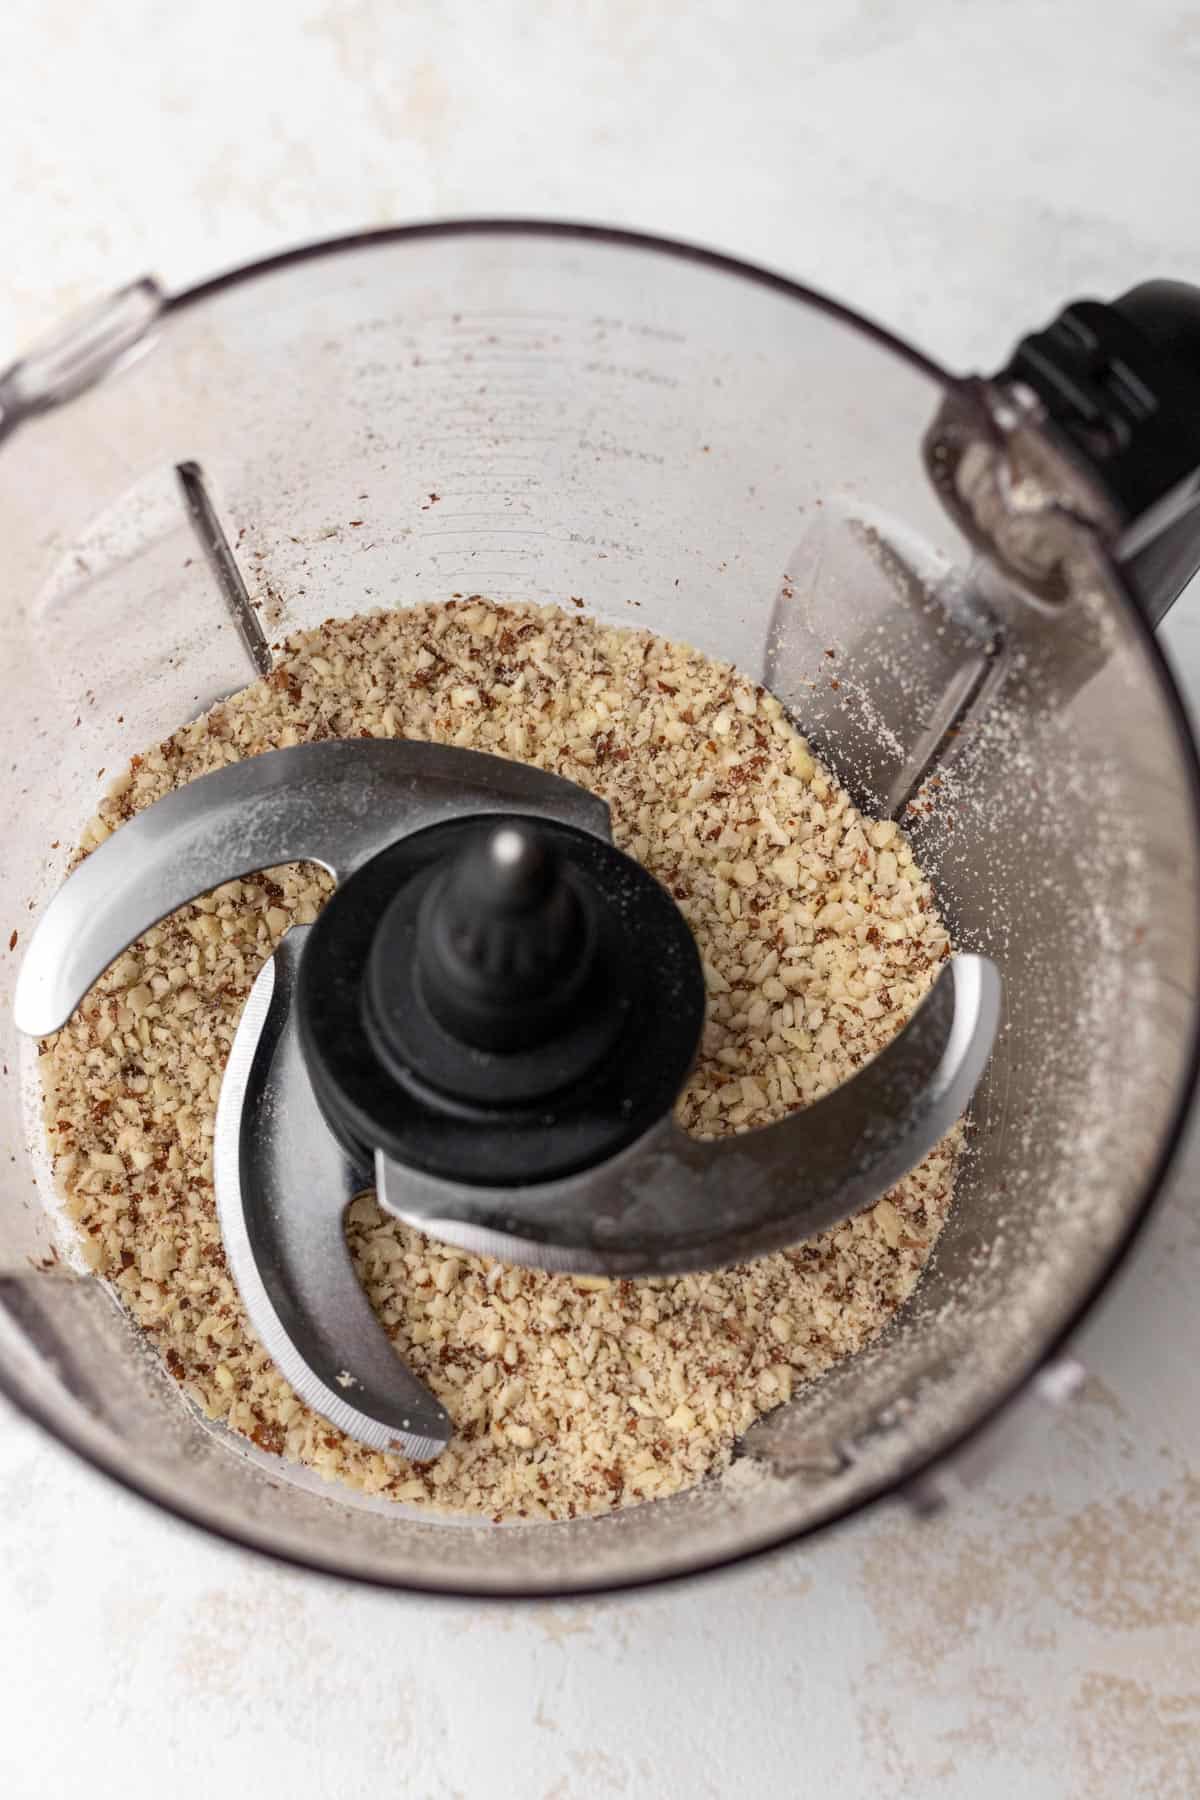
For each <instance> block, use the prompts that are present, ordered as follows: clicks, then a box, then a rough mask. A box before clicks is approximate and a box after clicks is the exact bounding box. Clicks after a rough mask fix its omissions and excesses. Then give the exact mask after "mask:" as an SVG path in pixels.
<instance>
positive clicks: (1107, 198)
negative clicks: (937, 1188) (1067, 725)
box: [0, 0, 1200, 1800]
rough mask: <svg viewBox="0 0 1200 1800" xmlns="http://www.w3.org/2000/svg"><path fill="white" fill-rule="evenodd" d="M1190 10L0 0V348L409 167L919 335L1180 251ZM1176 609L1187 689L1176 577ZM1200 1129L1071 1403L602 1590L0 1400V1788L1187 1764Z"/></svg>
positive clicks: (1046, 1776) (363, 211)
mask: <svg viewBox="0 0 1200 1800" xmlns="http://www.w3.org/2000/svg"><path fill="white" fill-rule="evenodd" d="M1198 83H1200V22H1198V21H1197V15H1196V14H1195V13H1194V12H1188V11H1187V9H1184V8H1181V7H1177V6H1172V5H1167V4H1164V3H1163V0H1143V3H1142V4H1140V5H1139V6H1138V7H1137V8H1128V7H1118V6H1115V5H1111V4H1108V5H1096V4H1095V0H1059V4H1058V5H1056V6H1055V7H1053V8H1051V7H1044V6H1039V7H1033V6H1028V5H1020V4H1016V5H1010V6H1008V7H1005V8H1003V9H1001V8H999V7H997V6H977V7H972V8H968V7H964V6H962V5H961V3H960V0H915V3H910V4H908V5H901V4H898V3H893V0H862V3H861V4H859V5H844V6H842V5H828V4H806V5H798V4H795V3H794V0H789V3H784V0H774V3H773V4H767V3H766V0H760V4H758V5H757V6H754V7H744V6H743V7H735V6H733V5H732V4H717V3H715V0H708V3H707V4H687V3H686V0H660V4H658V5H657V6H649V7H647V6H645V5H644V4H634V3H633V0H620V3H618V0H608V3H607V4H594V5H584V4H582V3H580V4H576V5H572V4H567V3H565V0H542V4H536V3H535V0H517V3H515V4H507V5H503V6H501V5H490V4H486V0H473V3H472V0H443V3H442V4H437V5H435V4H433V3H432V0H409V4H407V5H405V6H403V7H402V6H400V5H398V4H396V3H395V0H344V3H343V0H326V4H325V5H319V4H313V3H312V0H257V4H254V5H248V4H245V0H242V3H240V4H233V3H231V0H209V4H207V5H205V6H203V7H191V8H183V7H168V6H163V5H161V4H157V3H153V0H128V3H126V4H123V5H115V4H111V3H110V4H104V3H97V4H93V5H91V6H89V7H83V6H81V5H80V4H78V0H7V5H6V6H5V8H4V9H3V16H2V18H0V166H3V168H4V170H5V202H4V208H3V220H4V239H5V280H4V283H3V284H2V285H0V362H2V361H3V360H4V359H5V356H6V354H7V352H9V351H10V350H13V351H15V350H16V349H17V348H18V347H19V346H21V345H22V344H23V343H25V342H26V341H27V340H28V339H29V338H31V337H32V336H33V335H35V334H36V333H37V332H38V331H39V330H40V329H41V327H42V325H43V324H44V323H46V322H49V321H52V320H54V319H55V318H56V317H58V316H59V315H60V314H61V313H62V312H63V311H64V310H65V309H67V308H69V307H70V306H72V305H74V304H76V303H77V302H79V301H80V300H82V299H84V298H87V297H89V296H91V295H93V294H95V293H99V292H102V291H104V290H105V289H107V288H108V287H110V286H112V285H114V284H116V283H118V282H119V281H122V280H124V279H126V278H127V277H129V276H130V275H133V274H137V273H140V272H142V270H143V269H145V268H154V269H156V270H157V271H158V272H159V273H160V274H161V275H163V276H164V277H165V278H166V280H167V281H168V283H169V284H170V285H172V286H176V285H179V284H182V283H184V282H186V281H188V280H190V279H193V278H195V277H198V276H200V275H203V274H206V273H209V272H211V271H213V270H214V269H216V268H219V267H222V266H224V265H227V264H229V263H232V262H236V261H238V260H241V259H243V258H245V257H248V256H250V255H253V254H256V253H259V252H262V251H264V250H267V249H271V248H275V247H278V246H281V245H283V244H286V243H289V242H291V241H294V240H297V239H302V238H305V237H311V236H315V235H322V234H326V233H331V232H334V231H337V230H339V229H345V228H349V227H353V226H359V225H367V224H373V223H377V222H381V221H384V220H389V219H393V218H398V219H405V218H413V217H418V216H422V215H426V214H430V213H452V212H458V213H464V212H485V211H516V212H542V213H553V212H558V213H566V214H573V215H576V216H580V217H589V216H590V217H595V218H601V219H605V218H607V219H610V220H615V221H621V222H627V223H632V224H637V225H642V226H646V227H651V228H658V229H662V230H667V231H674V232H676V233H678V234H680V235H684V236H693V237H697V238H701V239H704V240H707V241H710V242H712V243H715V244H719V245H721V246H723V247H726V248H729V249H731V250H734V251H740V252H742V253H744V254H747V255H750V256H757V257H759V258H762V259H764V260H767V261H770V262H772V263H775V264H777V265H779V266H781V267H783V268H786V269H788V270H790V271H793V272H795V273H798V274H801V275H803V276H805V277H807V278H808V279H810V280H811V281H813V282H814V283H815V284H816V285H818V286H823V287H826V288H829V289H830V290H832V291H833V292H835V293H838V294H840V295H842V296H844V297H845V298H847V299H849V300H851V301H852V302H854V303H855V304H857V305H859V306H860V307H861V308H862V309H863V310H865V311H867V312H869V313H873V314H875V315H876V316H878V317H880V318H882V319H884V320H886V321H887V322H889V323H891V324H892V325H894V326H896V327H897V328H898V329H900V330H902V331H905V332H907V333H909V334H910V335H911V336H913V337H914V338H916V339H917V340H918V341H919V342H921V343H923V344H925V345H926V346H928V347H929V348H931V349H933V350H934V351H935V352H936V353H938V354H940V355H941V356H942V357H944V358H945V359H946V360H948V361H951V362H967V361H974V360H976V359H979V360H982V361H987V360H988V359H996V358H998V357H999V356H1000V355H1001V354H1002V353H1003V352H1004V351H1005V350H1006V349H1007V347H1008V346H1009V344H1010V343H1011V341H1012V340H1013V338H1014V337H1015V336H1016V335H1017V334H1018V333H1019V332H1020V330H1022V329H1024V328H1025V327H1027V326H1030V325H1033V324H1035V323H1037V322H1040V321H1041V320H1042V319H1043V318H1044V317H1046V316H1047V315H1048V314H1049V313H1050V312H1051V311H1052V310H1053V309H1054V307H1055V306H1056V305H1057V304H1058V303H1059V302H1060V301H1062V300H1064V299H1066V298H1067V297H1068V296H1069V295H1072V294H1075V293H1077V292H1081V291H1087V290H1091V291H1094V292H1096V293H1098V294H1100V295H1106V294H1110V293H1114V292H1117V291H1119V290H1120V289H1121V288H1122V287H1123V286H1126V285H1128V284H1130V283H1131V282H1133V281H1135V280H1137V279H1139V278H1142V277H1145V276H1148V275H1153V274H1160V273H1163V274H1166V273H1170V274H1176V275H1180V276H1183V277H1191V278H1192V279H1197V278H1200V236H1198V235H1197V222H1196V207H1195V169H1196V165H1197V149H1198V147H1200V146H1198V138H1200V123H1198V117H1200V115H1198V113H1197V108H1196V94H1197V89H1198ZM1168 635H1169V637H1170V639H1171V643H1172V646H1173V649H1174V651H1175V654H1176V656H1177V657H1178V659H1179V660H1180V662H1181V664H1182V665H1183V667H1184V669H1185V672H1186V673H1187V675H1188V677H1189V682H1190V686H1191V689H1192V692H1193V693H1196V694H1200V617H1197V615H1196V614H1195V613H1194V611H1193V612H1192V614H1191V615H1190V616H1183V615H1181V616H1179V617H1178V618H1177V619H1175V620H1173V621H1172V622H1171V626H1170V630H1169V634H1168ZM1198 1187H1200V1157H1194V1158H1193V1159H1192V1162H1191V1165H1190V1168H1189V1169H1188V1170H1186V1171H1185V1173H1184V1177H1183V1179H1182V1180H1181V1182H1179V1183H1178V1184H1177V1186H1176V1189H1175V1192H1174V1194H1173V1196H1172V1198H1171V1199H1170V1200H1169V1201H1168V1203H1167V1204H1166V1205H1165V1206H1164V1207H1163V1208H1162V1209H1161V1211H1160V1213H1159V1215H1158V1217H1157V1220H1156V1222H1155V1224H1154V1225H1153V1227H1152V1229H1151V1231H1150V1232H1149V1234H1148V1235H1147V1237H1146V1238H1145V1239H1144V1241H1143V1243H1142V1246H1141V1248H1140V1250H1139V1252H1138V1255H1137V1257H1136V1259H1135V1261H1134V1263H1133V1265H1132V1266H1131V1267H1130V1269H1129V1270H1128V1271H1127V1273H1126V1274H1125V1275H1124V1277H1123V1278H1122V1280H1121V1282H1120V1283H1119V1285H1118V1287H1117V1289H1116V1290H1115V1292H1114V1293H1113V1295H1112V1296H1111V1298H1110V1300H1109V1301H1108V1303H1107V1304H1106V1306H1105V1307H1104V1309H1103V1312H1102V1314H1101V1315H1100V1316H1099V1317H1098V1318H1097V1319H1096V1320H1095V1321H1094V1322H1093V1323H1092V1324H1091V1325H1090V1326H1089V1328H1088V1329H1087V1331H1086V1332H1085V1334H1084V1336H1083V1338H1082V1340H1081V1343H1080V1346H1079V1348H1080V1353H1081V1354H1082V1356H1083V1357H1084V1360H1085V1361H1086V1362H1087V1364H1088V1366H1089V1367H1090V1368H1091V1370H1092V1371H1093V1372H1094V1380H1093V1383H1092V1385H1091V1387H1090V1389H1089V1390H1088V1392H1087V1395H1086V1397H1085V1398H1084V1400H1083V1401H1082V1402H1081V1403H1079V1404H1078V1405H1077V1407H1076V1409H1075V1411H1074V1413H1073V1414H1072V1416H1070V1417H1069V1418H1067V1419H1065V1420H1064V1421H1062V1422H1061V1423H1059V1424H1057V1425H1055V1426H1053V1427H1052V1428H1051V1429H1050V1431H1048V1432H1047V1433H1046V1434H1045V1435H1044V1436H1041V1437H1035V1439H1034V1441H1032V1442H1030V1443H1028V1444H1026V1445H1025V1446H1024V1447H1023V1448H1021V1449H1020V1450H1019V1451H1017V1452H1014V1453H1013V1454H1012V1455H1011V1457H1010V1459H1009V1461H1008V1462H1007V1463H1006V1464H1005V1466H1004V1467H1003V1468H1002V1469H1001V1470H1000V1471H999V1472H998V1473H997V1474H996V1475H994V1476H993V1477H992V1479H991V1480H990V1481H989V1482H988V1483H987V1485H986V1488H985V1489H984V1490H982V1491H979V1492H977V1493H976V1494H975V1495H974V1497H973V1498H972V1499H971V1500H970V1501H969V1502H968V1503H966V1504H964V1505H962V1506H961V1507H959V1508H958V1509H957V1510H956V1511H955V1512H954V1513H953V1514H952V1515H950V1516H949V1517H948V1518H943V1519H941V1520H939V1521H937V1522H935V1523H931V1524H926V1525H924V1526H918V1525H916V1524H913V1523H911V1522H909V1521H908V1520H907V1519H906V1518H904V1517H903V1516H901V1515H900V1513H899V1512H897V1511H890V1512H887V1513H880V1514H878V1515H876V1516H875V1517H873V1518H872V1519H870V1520H868V1521H865V1522H861V1523H859V1524H858V1525H856V1526H854V1527H852V1528H850V1529H847V1530H845V1531H843V1532H841V1533H840V1534H839V1535H838V1536H836V1537H835V1538H833V1539H831V1540H829V1541H827V1542H822V1543H820V1544H818V1545H816V1546H814V1547H813V1548H812V1549H811V1550H809V1551H807V1552H804V1553H799V1552H797V1553H792V1554H789V1555H786V1556H784V1557H782V1558H780V1559H778V1560H776V1561H774V1562H772V1563H770V1564H769V1565H764V1566H759V1567H756V1568H752V1569H750V1570H747V1571H742V1572H740V1573H735V1574H733V1575H731V1576H727V1577H724V1578H721V1579H719V1580H713V1581H710V1582H708V1583H707V1584H701V1585H698V1586H693V1587H690V1588H687V1589H684V1590H679V1591H669V1592H662V1593H659V1594H652V1595H649V1596H646V1597H644V1598H641V1599H637V1600H622V1601H619V1602H614V1603H610V1604H607V1605H605V1606H603V1607H587V1608H585V1607H565V1608H558V1609H553V1610H538V1611H517V1610H510V1609H494V1610H481V1609H478V1608H471V1607H465V1606H449V1605H434V1604H429V1603H417V1602H408V1601H404V1600H398V1599H395V1598H391V1597H388V1596H385V1595H379V1594H374V1593H370V1592H365V1591H358V1590H354V1589H350V1588H344V1587H339V1586H337V1585H334V1584H331V1583H328V1582H323V1581H319V1580H317V1579H315V1578H308V1577H305V1576H301V1575H297V1574H295V1573H293V1572H290V1571H286V1570H281V1569H277V1568H274V1567H272V1566H269V1565H267V1564H265V1563H257V1562H252V1561H251V1560H249V1559H248V1558H247V1557H245V1556H243V1555H241V1554H238V1553H236V1552H234V1551H232V1550H230V1549H227V1548H225V1547H223V1546H221V1545H218V1544H214V1543H210V1542H207V1541H205V1540H204V1539H202V1538H200V1537H199V1536H197V1535H196V1534H194V1533H192V1532H189V1531H186V1530H185V1529H184V1528H182V1527H179V1526H175V1525H173V1524H172V1523H171V1522H169V1521H168V1520H165V1519H163V1518H160V1517H158V1516H156V1515H155V1514H153V1513H151V1512H150V1511H149V1510H148V1509H147V1508H145V1507H144V1506H142V1505H141V1504H140V1503H138V1502H135V1501H134V1500H132V1499H130V1498H128V1497H127V1496H125V1495H124V1494H122V1493H119V1492H117V1491H116V1490H115V1489H113V1488H111V1487H109V1486H107V1485H106V1484H104V1483H103V1482H102V1481H101V1480H100V1479H99V1478H98V1477H95V1476H93V1475H91V1474H89V1473H88V1472H87V1471H85V1470H84V1469H83V1468H82V1467H80V1466H79V1465H78V1464H76V1463H75V1462H73V1461H72V1460H71V1459H70V1458H69V1457H68V1456H67V1455H66V1454H65V1453H64V1452H62V1451H60V1450H58V1449H57V1448H56V1447H54V1446H53V1445H51V1444H50V1443H48V1442H47V1441H45V1440H44V1439H43V1438H42V1437H41V1436H40V1435H39V1434H38V1433H37V1432H35V1431H34V1430H33V1429H32V1428H31V1427H29V1426H28V1425H26V1424H25V1423H23V1422H21V1421H19V1420H17V1419H16V1418H14V1417H13V1416H12V1415H11V1414H9V1413H7V1412H6V1413H3V1414H0V1794H3V1795H4V1796H5V1797H6V1800H61V1797H63V1796H66V1795H87V1796H95V1800H100V1797H101V1796H110V1795H111V1796H113V1797H114V1800H115V1797H116V1796H120V1797H121V1800H149V1797H150V1796H151V1795H154V1796H158V1795H160V1794H164V1793H165V1794H171V1795H173V1796H178V1800H191V1797H192V1796H201V1795H203V1796H205V1797H206V1800H207V1797H209V1796H212V1795H214V1794H220V1793H238V1794H240V1793H243V1792H258V1793H261V1794H263V1795H266V1796H274V1795H276V1794H280V1795H282V1794H285V1793H287V1794H300V1795H306V1796H307V1795H315V1796H325V1795H328V1796H331V1797H334V1800H357V1797H358V1796H360V1795H362V1796H365V1795H368V1794H369V1795H372V1796H374V1795H377V1794H378V1795H390V1794H399V1793H404V1794H412V1795H414V1796H422V1797H424V1796H428V1797H429V1800H442V1797H445V1800H449V1797H450V1796H452V1795H465V1796H468V1797H469V1800H475V1796H483V1795H487V1796H492V1795H503V1796H508V1795H521V1796H529V1797H530V1800H583V1797H584V1796H587V1797H588V1800H593V1797H599V1796H604V1795H608V1794H616V1795H635V1796H643V1795H645V1796H657V1795H662V1794H671V1795H708V1794H712V1795H720V1796H732V1795H737V1794H740V1793H742V1792H746V1793H750V1792H756V1793H762V1794H768V1795H772V1796H774V1795H779V1796H784V1795H786V1796H789V1797H790V1796H797V1797H799V1796H809V1795H813V1796H821V1795H826V1794H833V1793H838V1794H844V1795H847V1796H867V1797H870V1800H875V1797H877V1796H890V1795H913V1796H918V1797H920V1800H925V1797H926V1796H930V1797H932V1800H939V1797H941V1796H960V1795H961V1796H969V1797H970V1800H975V1797H976V1796H979V1797H980V1800H990V1797H991V1796H993V1795H994V1796H1001V1795H1004V1796H1007V1795H1009V1794H1011V1793H1012V1792H1013V1791H1014V1790H1018V1791H1020V1792H1022V1793H1023V1794H1024V1795H1026V1796H1029V1797H1030V1800H1041V1797H1043V1796H1045V1797H1046V1800H1084V1797H1085V1796H1086V1800H1107V1797H1108V1796H1113V1797H1114V1800H1116V1797H1121V1800H1124V1797H1126V1796H1133V1795H1153V1796H1155V1797H1156V1800H1192V1797H1194V1796H1196V1795H1197V1794H1200V1748H1198V1744H1200V1675H1198V1674H1197V1670H1198V1669H1200V1552H1198V1549H1197V1541H1198V1535H1200V1532H1198V1524H1197V1521H1198V1520H1200V1416H1198V1414H1200V1408H1198V1406H1197V1401H1196V1385H1195V1379H1196V1378H1195V1371H1196V1369H1197V1367H1198V1366H1200V1309H1197V1307H1196V1303H1195V1295H1196V1290H1197V1285H1198V1283H1200V1224H1198V1223H1197V1205H1196V1195H1197V1189H1198Z"/></svg>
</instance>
